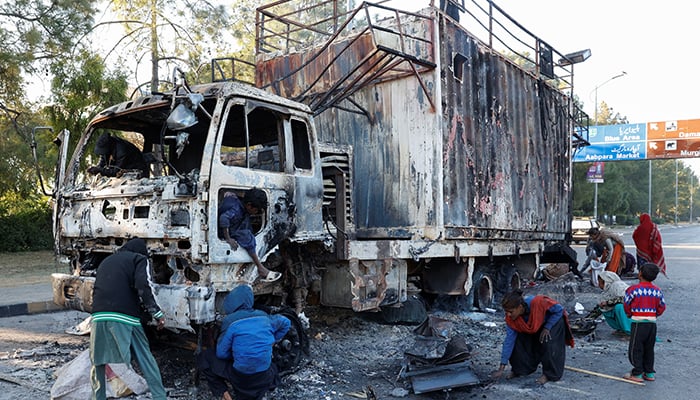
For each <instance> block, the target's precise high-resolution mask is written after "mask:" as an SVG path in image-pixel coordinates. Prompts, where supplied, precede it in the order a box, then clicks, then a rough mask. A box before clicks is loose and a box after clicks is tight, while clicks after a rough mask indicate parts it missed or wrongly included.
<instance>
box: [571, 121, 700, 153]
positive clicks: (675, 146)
mask: <svg viewBox="0 0 700 400" xmlns="http://www.w3.org/2000/svg"><path fill="white" fill-rule="evenodd" d="M588 142H589V143H590V144H591V145H590V146H586V147H583V148H581V149H578V150H577V151H576V152H575V153H574V160H573V161H574V162H598V161H601V162H604V161H628V160H646V159H660V158H668V159H674V158H692V157H700V120H698V119H692V120H673V121H657V122H646V123H638V124H620V125H598V126H591V127H589V129H588Z"/></svg>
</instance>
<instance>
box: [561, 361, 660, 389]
mask: <svg viewBox="0 0 700 400" xmlns="http://www.w3.org/2000/svg"><path fill="white" fill-rule="evenodd" d="M564 368H565V369H568V370H569V371H574V372H582V373H584V374H589V375H594V376H599V377H601V378H608V379H612V380H616V381H620V382H626V383H631V384H633V385H641V386H646V385H645V384H644V383H643V382H634V381H630V380H627V379H625V378H620V377H617V376H612V375H608V374H602V373H600V372H595V371H588V370H586V369H581V368H576V367H570V366H568V365H565V366H564Z"/></svg>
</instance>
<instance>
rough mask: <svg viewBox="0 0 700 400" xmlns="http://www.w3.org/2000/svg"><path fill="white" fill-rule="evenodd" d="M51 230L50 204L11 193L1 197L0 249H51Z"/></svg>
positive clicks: (2, 250)
mask: <svg viewBox="0 0 700 400" xmlns="http://www.w3.org/2000/svg"><path fill="white" fill-rule="evenodd" d="M52 229H53V228H52V223H51V207H49V205H48V204H46V203H41V202H31V203H30V202H27V201H25V200H24V199H22V198H20V197H19V196H18V195H16V194H12V193H6V194H5V195H4V196H2V197H0V252H10V251H13V252H14V251H28V250H46V249H51V248H52V247H53V231H52Z"/></svg>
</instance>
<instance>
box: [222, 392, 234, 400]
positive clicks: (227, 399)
mask: <svg viewBox="0 0 700 400" xmlns="http://www.w3.org/2000/svg"><path fill="white" fill-rule="evenodd" d="M221 399H222V400H233V399H232V398H231V395H230V394H229V393H228V392H224V395H223V397H222V398H221Z"/></svg>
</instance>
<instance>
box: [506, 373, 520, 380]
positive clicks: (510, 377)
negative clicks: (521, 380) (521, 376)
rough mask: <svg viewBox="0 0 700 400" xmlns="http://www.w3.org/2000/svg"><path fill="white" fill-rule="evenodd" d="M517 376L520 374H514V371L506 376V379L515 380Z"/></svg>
mask: <svg viewBox="0 0 700 400" xmlns="http://www.w3.org/2000/svg"><path fill="white" fill-rule="evenodd" d="M517 376H518V374H516V373H515V372H513V371H510V372H509V373H508V375H506V379H513V378H516V377H517Z"/></svg>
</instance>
